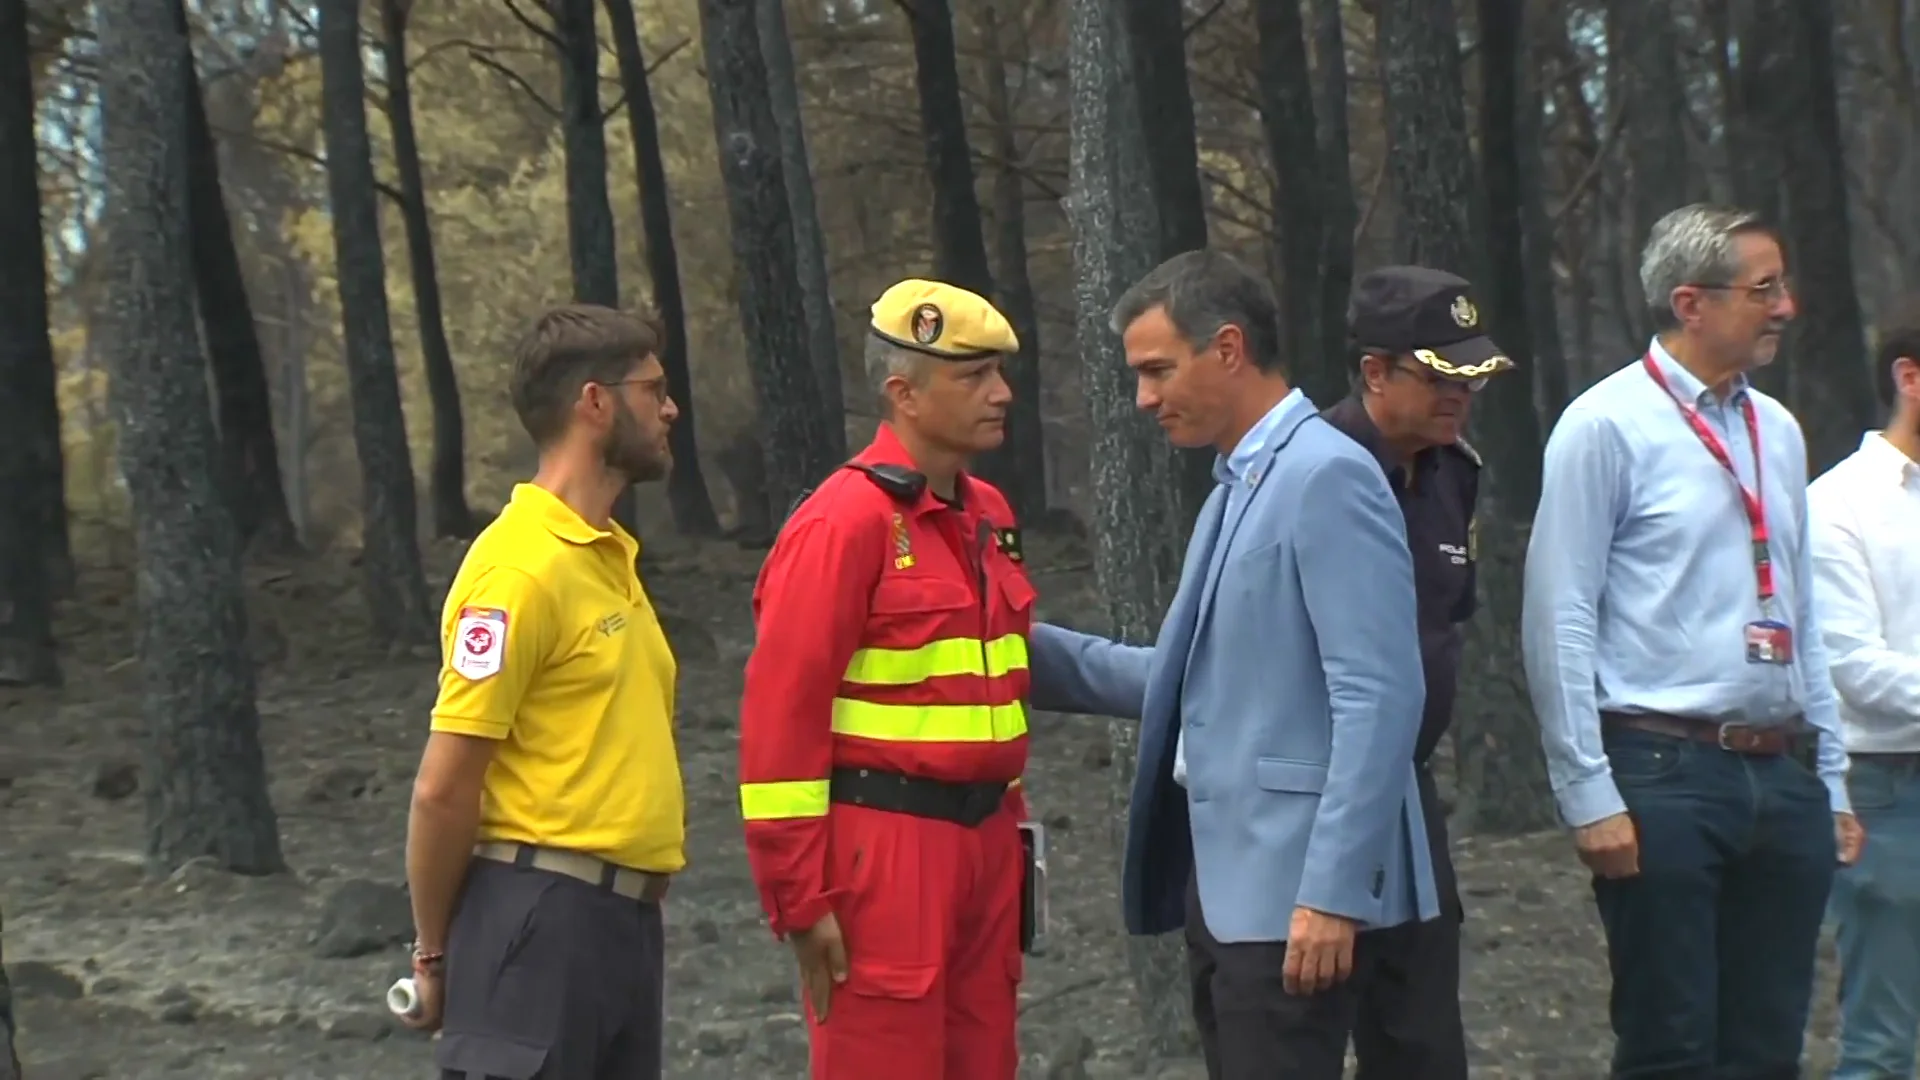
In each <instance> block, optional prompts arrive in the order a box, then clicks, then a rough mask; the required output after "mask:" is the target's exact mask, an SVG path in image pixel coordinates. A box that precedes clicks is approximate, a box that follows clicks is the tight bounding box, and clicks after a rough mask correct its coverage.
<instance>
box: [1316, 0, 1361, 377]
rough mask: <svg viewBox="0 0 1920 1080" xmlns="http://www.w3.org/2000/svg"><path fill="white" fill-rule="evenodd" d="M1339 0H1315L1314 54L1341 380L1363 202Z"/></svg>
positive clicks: (1327, 282) (1323, 212) (1325, 249)
mask: <svg viewBox="0 0 1920 1080" xmlns="http://www.w3.org/2000/svg"><path fill="white" fill-rule="evenodd" d="M1343 7H1344V5H1343V4H1342V3H1341V0H1313V37H1314V54H1315V55H1316V56H1317V57H1318V58H1319V62H1320V104H1319V120H1320V183H1321V185H1322V187H1323V190H1324V196H1323V197H1322V199H1321V201H1320V203H1321V205H1320V220H1321V224H1322V232H1321V240H1320V319H1319V324H1320V336H1321V346H1320V347H1321V348H1322V349H1323V350H1325V352H1324V354H1323V355H1325V356H1327V357H1336V358H1338V363H1339V368H1340V370H1339V372H1338V374H1339V382H1338V383H1336V385H1338V386H1340V387H1342V388H1343V389H1344V387H1345V385H1346V384H1347V382H1348V380H1350V379H1351V378H1352V376H1351V374H1350V372H1349V370H1348V367H1347V362H1348V359H1349V358H1348V356H1347V300H1348V298H1349V297H1350V295H1351V294H1352V292H1353V232H1354V228H1355V227H1356V226H1357V225H1358V224H1359V223H1360V206H1359V203H1358V202H1356V201H1355V199H1354V195H1353V167H1352V165H1351V163H1350V162H1349V161H1348V157H1349V155H1350V152H1351V151H1350V150H1349V147H1348V141H1349V140H1348V122H1347V32H1346V19H1345V15H1344V13H1343V11H1342V8H1343Z"/></svg>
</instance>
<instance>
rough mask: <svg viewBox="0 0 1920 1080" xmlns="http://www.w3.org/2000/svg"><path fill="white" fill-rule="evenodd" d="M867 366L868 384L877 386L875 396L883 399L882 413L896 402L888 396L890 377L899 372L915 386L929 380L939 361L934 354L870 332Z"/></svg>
mask: <svg viewBox="0 0 1920 1080" xmlns="http://www.w3.org/2000/svg"><path fill="white" fill-rule="evenodd" d="M864 360H865V362H866V369H867V385H869V386H871V387H873V393H874V396H876V397H878V398H879V399H880V415H882V416H887V415H890V413H891V410H892V403H891V402H890V401H889V400H888V398H887V380H888V379H891V378H893V377H894V376H896V375H898V376H899V377H901V378H903V379H905V380H907V382H908V383H909V384H911V385H913V386H920V385H922V384H924V383H925V382H926V381H927V373H928V369H929V367H930V365H932V364H935V363H938V362H939V361H937V360H935V359H934V358H933V357H931V356H927V355H925V354H924V353H917V352H914V351H913V350H912V349H903V348H901V347H900V346H898V345H895V344H894V343H893V342H891V341H886V340H883V339H881V338H879V337H876V336H874V335H872V334H868V335H867V350H866V355H865V357H864Z"/></svg>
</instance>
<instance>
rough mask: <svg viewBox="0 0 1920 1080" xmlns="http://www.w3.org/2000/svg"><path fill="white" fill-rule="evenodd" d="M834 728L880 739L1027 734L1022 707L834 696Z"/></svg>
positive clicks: (993, 738)
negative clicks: (889, 702)
mask: <svg viewBox="0 0 1920 1080" xmlns="http://www.w3.org/2000/svg"><path fill="white" fill-rule="evenodd" d="M833 730H834V732H835V733H837V734H840V735H852V736H854V737H855V738H861V739H876V740H879V741H881V742H963V743H984V742H1012V741H1013V740H1015V739H1017V738H1019V737H1020V736H1022V735H1025V734H1026V733H1027V711H1026V709H1024V708H1022V707H1021V705H1020V703H1019V702H1017V701H1016V702H1014V703H1013V704H1011V705H877V704H874V703H873V702H871V701H854V700H853V699H851V698H834V699H833Z"/></svg>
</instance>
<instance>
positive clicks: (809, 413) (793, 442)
mask: <svg viewBox="0 0 1920 1080" xmlns="http://www.w3.org/2000/svg"><path fill="white" fill-rule="evenodd" d="M700 36H701V41H702V43H703V46H704V48H705V51H706V60H707V87H708V90H709V93H710V94H711V97H712V100H713V134H714V143H715V146H716V147H717V148H718V150H719V155H720V177H721V180H722V182H723V183H724V184H725V185H726V189H727V218H728V223H729V225H730V227H731V228H730V231H731V234H732V239H733V259H734V266H735V270H736V272H737V273H738V275H739V281H740V321H741V324H742V326H743V328H744V330H745V336H746V341H747V363H748V370H749V371H750V372H751V374H752V377H753V389H754V399H755V402H756V404H757V405H758V407H759V423H758V428H759V431H760V437H761V439H762V449H763V453H764V455H765V457H766V462H767V496H768V503H769V505H771V506H776V507H781V508H786V507H789V506H791V505H793V502H794V500H795V499H797V498H799V496H800V494H801V493H802V492H803V491H805V490H807V489H808V488H810V487H812V486H813V485H815V484H818V483H819V482H820V481H821V479H823V478H824V477H825V476H826V475H827V474H828V473H829V472H831V471H833V470H834V469H836V468H839V467H840V465H841V464H842V462H843V460H844V455H843V454H841V453H839V452H837V450H836V447H840V446H844V445H845V434H844V432H842V433H841V434H840V437H838V438H836V437H835V432H834V430H833V428H834V427H835V425H836V424H837V422H838V421H837V418H836V417H833V416H830V415H829V414H828V413H827V411H826V410H825V409H823V408H821V407H820V380H819V379H818V378H817V377H816V376H815V373H814V369H813V365H812V362H811V361H810V359H809V354H808V352H807V311H806V302H805V300H804V298H803V297H802V296H801V294H800V285H799V269H798V262H797V256H796V255H795V254H794V248H793V218H792V210H791V209H790V207H789V204H788V202H787V185H786V180H785V178H784V177H783V176H782V174H781V164H780V126H779V124H778V123H777V122H776V121H775V120H774V118H773V106H772V104H771V102H770V101H769V100H768V96H767V65H766V60H765V54H764V53H763V52H762V51H761V49H760V31H759V27H758V24H757V16H756V14H755V12H754V9H753V5H751V4H747V3H740V2H736V0H700Z"/></svg>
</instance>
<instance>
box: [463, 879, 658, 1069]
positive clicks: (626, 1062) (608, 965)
mask: <svg viewBox="0 0 1920 1080" xmlns="http://www.w3.org/2000/svg"><path fill="white" fill-rule="evenodd" d="M663 937H664V928H663V926H662V925H661V921H660V905H658V904H652V903H646V902H643V901H639V900H629V899H627V898H626V897H623V896H619V895H616V894H615V893H613V892H611V891H609V890H607V889H603V888H600V887H599V886H596V885H589V884H587V883H586V882H584V881H576V880H575V879H573V878H570V877H566V876H564V875H561V874H554V873H549V872H548V871H545V870H537V869H534V868H532V867H518V866H509V865H507V864H506V863H498V862H491V861H489V860H486V859H475V860H473V863H472V865H471V866H470V867H469V869H468V871H467V882H466V886H465V888H464V889H462V890H461V893H460V900H459V905H458V906H457V907H456V908H455V909H454V915H453V925H452V927H451V928H450V931H449V933H448V935H447V969H446V979H447V982H446V1011H445V1023H444V1025H443V1034H442V1035H441V1037H440V1041H439V1043H438V1045H437V1047H436V1049H435V1052H434V1063H435V1064H436V1065H438V1066H439V1067H440V1075H441V1080H660V1076H661V1067H662V1062H661V1054H662V1048H661V1035H662V1032H661V1028H662V1026H663V1023H664V1016H665V1010H664V1005H665V1002H664V1001H663V993H664V991H663V985H662V984H663V980H664V978H665V968H664V960H665V950H664V945H665V942H664V940H663Z"/></svg>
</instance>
